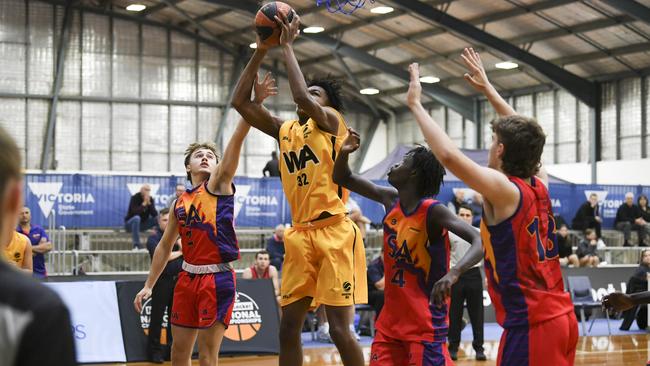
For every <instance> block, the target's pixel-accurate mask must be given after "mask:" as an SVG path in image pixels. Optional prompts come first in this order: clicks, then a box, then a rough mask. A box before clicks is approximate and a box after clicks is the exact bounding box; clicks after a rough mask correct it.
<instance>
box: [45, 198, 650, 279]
mask: <svg viewBox="0 0 650 366" xmlns="http://www.w3.org/2000/svg"><path fill="white" fill-rule="evenodd" d="M48 226H49V229H50V230H49V235H50V238H51V239H52V242H53V245H54V248H53V250H52V251H51V252H50V253H48V254H47V265H48V273H49V274H50V275H54V276H56V275H77V274H146V273H147V272H148V271H149V267H150V265H151V263H150V259H149V254H148V253H147V252H145V251H133V250H131V247H132V244H131V235H130V234H128V233H125V232H120V231H115V230H95V231H88V230H66V228H65V227H63V226H60V227H58V228H56V213H55V211H54V210H52V214H51V216H50V217H49V221H48ZM272 235H273V231H272V230H270V229H241V230H237V236H238V240H239V246H240V248H241V259H240V260H238V261H236V262H235V263H233V265H234V267H235V269H236V270H237V271H238V272H240V271H242V270H243V269H244V268H246V267H249V266H250V265H251V264H252V263H253V261H254V258H255V253H256V252H257V251H259V250H260V249H263V248H265V247H266V242H267V240H268V239H269V238H270V237H271V236H272ZM142 242H143V243H144V242H145V240H144V239H143V241H142ZM382 245H383V232H382V230H375V229H372V230H368V232H367V234H366V240H365V247H366V257H367V258H368V260H369V261H370V260H371V259H373V258H375V257H377V256H378V255H379V254H380V252H381V248H382ZM573 249H574V252H575V250H576V247H574V248H573ZM643 249H645V248H639V247H607V248H604V249H599V250H598V254H599V256H600V257H601V259H602V260H603V261H604V262H607V265H631V264H638V260H639V256H640V253H641V251H642V250H643Z"/></svg>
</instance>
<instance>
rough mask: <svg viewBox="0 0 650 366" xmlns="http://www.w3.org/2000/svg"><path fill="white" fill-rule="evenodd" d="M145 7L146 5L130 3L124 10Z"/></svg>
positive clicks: (135, 9)
mask: <svg viewBox="0 0 650 366" xmlns="http://www.w3.org/2000/svg"><path fill="white" fill-rule="evenodd" d="M146 8H147V6H146V5H142V4H131V5H129V6H127V7H126V10H128V11H143V10H144V9H146Z"/></svg>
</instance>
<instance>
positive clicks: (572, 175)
mask: <svg viewBox="0 0 650 366" xmlns="http://www.w3.org/2000/svg"><path fill="white" fill-rule="evenodd" d="M597 168H598V184H625V185H637V184H639V185H650V159H643V160H618V161H611V160H610V161H600V162H598V164H597ZM546 169H547V170H548V173H549V174H552V175H554V176H556V177H558V178H561V179H565V180H567V181H569V182H572V183H581V184H586V183H591V164H586V163H572V164H555V165H547V166H546Z"/></svg>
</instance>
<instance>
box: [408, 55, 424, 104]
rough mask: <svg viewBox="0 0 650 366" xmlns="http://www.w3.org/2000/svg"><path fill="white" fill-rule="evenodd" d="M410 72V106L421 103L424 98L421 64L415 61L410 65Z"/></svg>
mask: <svg viewBox="0 0 650 366" xmlns="http://www.w3.org/2000/svg"><path fill="white" fill-rule="evenodd" d="M409 74H410V75H411V80H410V82H409V90H408V93H407V94H406V103H407V104H408V105H409V106H413V105H416V104H418V103H420V101H421V98H422V84H420V65H418V63H417V62H414V63H412V64H410V65H409Z"/></svg>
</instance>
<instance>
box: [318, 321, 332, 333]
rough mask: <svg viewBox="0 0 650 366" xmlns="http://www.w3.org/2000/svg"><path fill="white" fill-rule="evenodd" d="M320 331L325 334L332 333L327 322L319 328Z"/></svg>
mask: <svg viewBox="0 0 650 366" xmlns="http://www.w3.org/2000/svg"><path fill="white" fill-rule="evenodd" d="M318 330H319V331H321V332H323V333H325V334H327V333H329V332H330V323H328V322H325V323H323V324H321V325H320V327H319V328H318Z"/></svg>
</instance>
